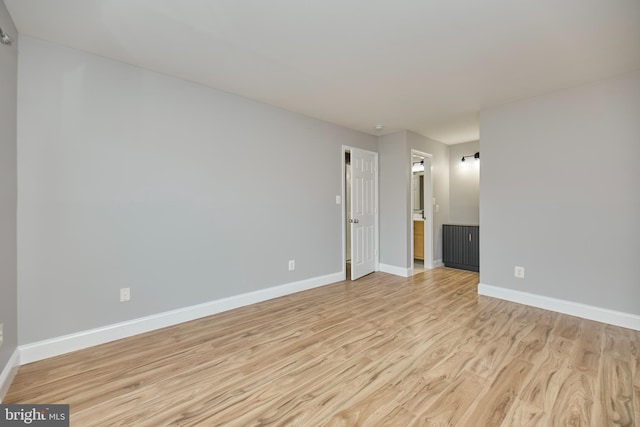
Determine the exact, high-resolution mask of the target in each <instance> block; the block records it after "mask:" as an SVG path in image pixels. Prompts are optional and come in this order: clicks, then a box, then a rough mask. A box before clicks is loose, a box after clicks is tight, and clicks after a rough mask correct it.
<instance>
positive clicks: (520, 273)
mask: <svg viewBox="0 0 640 427" xmlns="http://www.w3.org/2000/svg"><path fill="white" fill-rule="evenodd" d="M513 275H514V276H515V277H517V278H518V279H524V267H519V266H515V268H514V271H513Z"/></svg>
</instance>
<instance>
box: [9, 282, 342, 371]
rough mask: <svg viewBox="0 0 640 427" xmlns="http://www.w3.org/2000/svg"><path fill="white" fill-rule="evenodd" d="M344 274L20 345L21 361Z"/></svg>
mask: <svg viewBox="0 0 640 427" xmlns="http://www.w3.org/2000/svg"><path fill="white" fill-rule="evenodd" d="M343 277H344V273H333V274H328V275H325V276H318V277H313V278H311V279H306V280H301V281H298V282H292V283H287V284H284V285H280V286H274V287H271V288H267V289H261V290H258V291H253V292H248V293H245V294H241V295H234V296H231V297H227V298H222V299H219V300H215V301H210V302H206V303H203V304H197V305H192V306H189V307H184V308H179V309H176V310H171V311H166V312H163V313H158V314H154V315H151V316H145V317H140V318H138V319H133V320H129V321H126V322H121V323H115V324H113V325H107V326H103V327H100V328H96V329H90V330H87V331H81V332H76V333H73V334H69V335H64V336H61V337H56V338H51V339H48V340H43V341H38V342H34V343H30V344H25V345H21V346H20V347H18V349H19V350H20V352H19V354H20V364H25V363H31V362H35V361H38V360H42V359H46V358H48V357H53V356H58V355H61V354H65V353H69V352H71V351H76V350H81V349H83V348H87V347H91V346H94V345H98V344H104V343H107V342H110V341H115V340H118V339H122V338H127V337H130V336H133V335H138V334H141V333H144V332H149V331H153V330H156V329H161V328H166V327H167V326H173V325H177V324H179V323H184V322H188V321H190V320H195V319H199V318H202V317H206V316H211V315H212V314H216V313H221V312H223V311H227V310H232V309H234V308H238V307H243V306H246V305H250V304H255V303H258V302H262V301H266V300H270V299H273V298H278V297H281V296H285V295H289V294H293V293H296V292H300V291H306V290H308V289H313V288H317V287H320V286H324V285H328V284H331V283H335V282H340V281H342V280H343Z"/></svg>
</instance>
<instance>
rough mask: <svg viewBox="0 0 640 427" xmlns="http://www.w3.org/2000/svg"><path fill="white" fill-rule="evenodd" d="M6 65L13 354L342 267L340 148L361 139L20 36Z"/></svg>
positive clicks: (364, 143) (366, 141) (362, 144)
mask: <svg viewBox="0 0 640 427" xmlns="http://www.w3.org/2000/svg"><path fill="white" fill-rule="evenodd" d="M19 60H20V64H19V65H20V81H19V98H18V117H19V119H18V135H19V141H18V144H19V152H18V171H19V172H18V173H19V177H18V178H19V180H18V182H19V188H18V190H19V194H20V200H19V202H18V209H19V220H18V271H19V285H18V289H19V311H18V313H19V337H20V343H21V344H24V343H29V342H34V341H38V340H43V339H47V338H51V337H55V336H60V335H63V334H68V333H72V332H75V331H80V330H86V329H89V328H95V327H99V326H102V325H108V324H112V323H114V322H119V321H125V320H128V319H133V318H137V317H140V316H145V315H149V314H153V313H159V312H163V311H166V310H171V309H175V308H180V307H185V306H189V305H192V304H197V303H202V302H206V301H211V300H215V299H219V298H223V297H228V296H232V295H237V294H242V293H246V292H250V291H253V290H257V289H264V288H268V287H272V286H276V285H281V284H285V283H291V282H294V281H298V280H303V279H307V278H313V277H318V276H322V275H326V274H332V273H339V272H341V271H342V269H343V259H342V232H341V230H342V206H341V205H336V203H335V196H336V195H338V194H341V181H342V175H343V171H342V170H341V164H342V160H341V157H342V150H341V146H342V145H343V144H344V145H350V146H355V147H359V148H364V149H368V150H372V151H376V150H377V138H376V137H373V136H370V135H365V134H362V133H359V132H355V131H351V130H348V129H345V128H342V127H339V126H335V125H332V124H329V123H326V122H321V121H318V120H315V119H311V118H308V117H305V116H301V115H299V114H294V113H291V112H287V111H284V110H281V109H278V108H274V107H271V106H268V105H264V104H261V103H258V102H254V101H250V100H247V99H244V98H240V97H237V96H234V95H230V94H227V93H223V92H219V91H216V90H213V89H209V88H205V87H203V86H199V85H196V84H192V83H189V82H185V81H183V80H179V79H176V78H172V77H168V76H165V75H160V74H157V73H153V72H150V71H146V70H143V69H140V68H136V67H133V66H129V65H125V64H122V63H118V62H115V61H111V60H107V59H104V58H100V57H97V56H93V55H90V54H86V53H83V52H80V51H76V50H73V49H69V48H65V47H61V46H58V45H55V44H51V43H49V42H44V41H40V40H37V39H33V38H28V37H23V38H21V46H20V58H19ZM290 259H295V260H296V270H295V271H293V272H289V271H287V265H288V263H287V261H288V260H290ZM125 286H127V287H131V295H132V300H131V302H129V303H126V304H122V303H120V302H119V300H118V296H119V291H118V290H119V288H121V287H125Z"/></svg>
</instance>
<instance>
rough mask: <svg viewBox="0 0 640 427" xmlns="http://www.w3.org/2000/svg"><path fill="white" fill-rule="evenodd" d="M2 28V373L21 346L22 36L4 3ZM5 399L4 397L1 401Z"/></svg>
mask: <svg viewBox="0 0 640 427" xmlns="http://www.w3.org/2000/svg"><path fill="white" fill-rule="evenodd" d="M0 27H2V29H3V30H4V31H5V32H7V33H8V34H9V35H10V36H11V37H13V38H14V43H13V45H12V46H5V45H0V323H3V324H4V328H3V329H4V333H3V344H2V347H1V348H0V372H1V371H2V370H3V369H4V368H5V366H6V364H7V362H8V361H9V358H10V357H11V355H12V354H13V352H14V351H15V349H16V347H17V343H18V338H17V334H18V332H17V331H18V314H17V311H16V310H17V282H16V199H17V184H16V96H17V95H16V93H17V87H18V48H17V44H18V43H17V40H16V39H17V38H18V32H17V31H16V28H15V27H14V25H13V22H12V21H11V17H10V16H9V13H8V12H7V9H6V7H5V5H4V2H3V1H0ZM1 397H2V396H0V398H1Z"/></svg>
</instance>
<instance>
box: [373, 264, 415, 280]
mask: <svg viewBox="0 0 640 427" xmlns="http://www.w3.org/2000/svg"><path fill="white" fill-rule="evenodd" d="M378 270H379V271H382V272H383V273H389V274H394V275H396V276H402V277H411V276H412V275H413V268H403V267H396V266H395V265H389V264H382V263H381V264H378Z"/></svg>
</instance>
